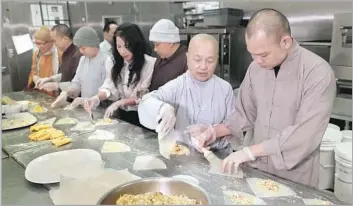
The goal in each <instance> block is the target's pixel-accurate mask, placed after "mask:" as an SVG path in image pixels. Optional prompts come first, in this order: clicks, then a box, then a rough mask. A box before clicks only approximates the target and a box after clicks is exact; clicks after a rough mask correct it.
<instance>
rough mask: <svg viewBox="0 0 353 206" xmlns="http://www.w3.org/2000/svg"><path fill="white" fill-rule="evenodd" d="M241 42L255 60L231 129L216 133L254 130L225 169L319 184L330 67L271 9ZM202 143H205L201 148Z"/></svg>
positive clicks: (256, 18)
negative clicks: (250, 169) (254, 170)
mask: <svg viewBox="0 0 353 206" xmlns="http://www.w3.org/2000/svg"><path fill="white" fill-rule="evenodd" d="M245 40H246V44H247V49H248V51H249V52H250V54H251V55H252V57H253V60H254V61H253V62H252V63H251V64H250V66H249V68H248V70H247V73H246V75H245V78H244V80H243V82H242V84H241V86H240V89H239V94H238V98H237V100H236V112H235V115H234V116H233V118H232V120H230V122H228V123H229V125H230V126H228V127H227V126H226V125H224V126H223V127H221V126H219V127H217V128H216V134H217V136H219V134H222V135H223V134H233V135H234V136H236V138H240V139H243V138H244V136H243V133H244V132H246V131H249V130H254V136H253V138H252V141H251V143H250V145H248V146H249V147H244V148H243V149H242V150H239V151H237V152H234V153H232V154H231V155H230V156H229V157H227V158H226V159H225V160H224V161H223V171H228V172H230V171H229V170H230V169H228V168H233V165H235V166H238V165H239V164H241V163H244V162H248V163H249V165H251V166H253V167H255V168H258V169H260V170H263V171H266V172H269V173H272V174H274V175H277V176H279V177H282V178H285V179H288V180H292V181H295V182H298V183H302V184H304V185H309V186H314V187H317V186H318V181H319V150H320V143H321V140H322V138H323V134H324V132H325V129H326V127H327V124H328V122H329V119H330V115H331V111H332V106H333V102H334V98H335V94H336V83H335V82H336V81H335V76H334V73H333V71H332V69H331V67H330V65H329V64H328V63H327V62H326V61H325V60H324V59H322V58H321V57H319V56H318V55H316V54H314V53H312V52H310V51H308V50H306V49H305V48H302V47H301V46H299V45H298V43H297V42H296V41H295V40H293V38H292V37H291V29H290V26H289V22H288V20H287V18H286V17H285V16H284V15H283V14H281V13H280V12H278V11H276V10H273V9H263V10H260V11H257V12H256V13H255V14H254V15H253V16H252V17H251V18H250V20H249V23H248V26H247V29H246V34H245ZM205 145H206V144H205Z"/></svg>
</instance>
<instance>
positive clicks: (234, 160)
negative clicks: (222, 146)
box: [222, 147, 253, 174]
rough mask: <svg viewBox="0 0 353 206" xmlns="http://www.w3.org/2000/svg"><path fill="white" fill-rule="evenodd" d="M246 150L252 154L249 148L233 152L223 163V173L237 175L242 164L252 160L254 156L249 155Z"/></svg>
mask: <svg viewBox="0 0 353 206" xmlns="http://www.w3.org/2000/svg"><path fill="white" fill-rule="evenodd" d="M246 150H247V151H248V152H250V150H249V148H248V147H245V148H243V149H242V150H239V151H236V152H233V153H232V154H230V155H229V156H228V157H226V158H225V159H224V160H223V161H222V172H226V173H229V174H231V173H236V172H237V170H238V167H239V165H240V164H241V163H244V162H248V161H250V160H252V158H253V156H252V154H247V153H248V152H246ZM251 156H252V157H251Z"/></svg>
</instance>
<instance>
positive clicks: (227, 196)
mask: <svg viewBox="0 0 353 206" xmlns="http://www.w3.org/2000/svg"><path fill="white" fill-rule="evenodd" d="M223 197H224V203H225V204H227V205H266V202H264V201H263V200H262V199H260V198H257V197H255V196H253V195H251V194H248V193H245V192H239V191H231V190H225V191H223Z"/></svg>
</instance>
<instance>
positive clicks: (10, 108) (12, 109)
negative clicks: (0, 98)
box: [3, 104, 21, 115]
mask: <svg viewBox="0 0 353 206" xmlns="http://www.w3.org/2000/svg"><path fill="white" fill-rule="evenodd" d="M3 109H4V113H5V115H11V114H16V113H20V112H21V105H20V104H13V105H5V107H3Z"/></svg>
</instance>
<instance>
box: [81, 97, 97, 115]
mask: <svg viewBox="0 0 353 206" xmlns="http://www.w3.org/2000/svg"><path fill="white" fill-rule="evenodd" d="M100 102H101V101H100V100H99V97H98V96H97V95H96V96H93V97H91V98H88V99H86V100H85V102H84V104H83V108H85V110H86V112H88V113H91V112H92V110H94V109H96V108H97V107H98V106H99V104H100Z"/></svg>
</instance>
